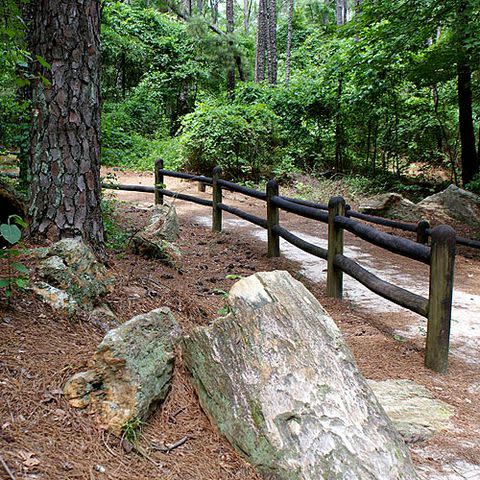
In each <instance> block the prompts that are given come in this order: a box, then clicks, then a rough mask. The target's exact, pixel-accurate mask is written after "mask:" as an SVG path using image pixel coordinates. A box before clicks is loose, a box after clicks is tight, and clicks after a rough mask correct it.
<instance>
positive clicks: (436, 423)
mask: <svg viewBox="0 0 480 480" xmlns="http://www.w3.org/2000/svg"><path fill="white" fill-rule="evenodd" d="M368 383H369V385H370V387H371V388H372V390H373V392H374V393H375V395H376V397H377V398H378V401H379V402H380V404H381V405H382V407H383V408H384V410H385V412H386V413H387V415H388V416H389V418H390V420H392V422H393V424H394V425H395V427H396V428H397V430H398V431H399V432H400V434H401V435H402V437H403V438H404V440H405V441H406V442H408V443H414V442H423V441H425V440H428V439H429V438H431V437H432V436H433V435H435V434H436V433H438V432H440V431H441V430H445V429H448V428H449V427H451V424H450V421H449V420H450V417H451V416H452V415H453V414H454V413H455V409H454V407H452V406H451V405H449V404H448V403H445V402H442V401H441V400H437V399H435V398H434V396H433V395H432V394H431V392H430V391H429V390H428V389H427V388H425V387H424V386H423V385H418V384H417V383H415V382H412V381H411V380H384V381H374V380H368Z"/></svg>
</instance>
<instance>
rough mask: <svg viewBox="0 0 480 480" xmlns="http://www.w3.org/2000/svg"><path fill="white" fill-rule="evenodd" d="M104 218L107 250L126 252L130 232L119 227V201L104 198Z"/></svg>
mask: <svg viewBox="0 0 480 480" xmlns="http://www.w3.org/2000/svg"><path fill="white" fill-rule="evenodd" d="M102 218H103V227H104V229H105V238H106V246H107V248H109V249H111V250H113V251H114V252H121V251H123V250H125V249H126V247H127V243H128V240H129V235H128V232H126V231H125V230H124V229H122V228H121V227H120V226H119V219H118V212H117V200H115V199H112V198H105V197H104V198H102Z"/></svg>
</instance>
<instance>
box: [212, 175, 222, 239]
mask: <svg viewBox="0 0 480 480" xmlns="http://www.w3.org/2000/svg"><path fill="white" fill-rule="evenodd" d="M221 175H222V168H221V167H215V168H214V169H213V174H212V180H213V181H212V187H213V194H212V200H213V212H212V230H213V231H214V232H221V231H222V210H221V209H220V208H218V204H219V203H222V187H221V186H220V185H218V183H217V181H218V180H219V179H220V176H221Z"/></svg>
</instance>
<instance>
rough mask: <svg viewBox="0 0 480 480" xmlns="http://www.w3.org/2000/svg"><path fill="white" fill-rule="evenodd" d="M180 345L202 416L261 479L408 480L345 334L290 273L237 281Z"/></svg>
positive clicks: (396, 441)
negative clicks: (218, 310)
mask: <svg viewBox="0 0 480 480" xmlns="http://www.w3.org/2000/svg"><path fill="white" fill-rule="evenodd" d="M228 305H229V308H230V313H229V314H228V315H227V316H226V317H223V318H220V319H217V320H216V321H215V322H214V323H213V325H211V326H209V327H199V328H196V329H195V330H194V331H193V332H192V334H191V335H190V336H189V337H186V338H185V339H184V342H183V356H184V362H185V365H186V367H187V369H188V370H189V371H190V372H191V375H192V378H193V383H194V386H195V388H196V390H197V393H198V396H199V399H200V403H201V405H202V408H203V409H204V411H205V412H206V413H207V415H208V416H209V418H210V419H211V420H212V422H213V423H214V424H216V425H217V427H218V429H219V430H220V431H221V432H222V433H223V434H224V435H225V436H226V437H227V439H228V440H229V441H230V443H231V444H232V445H233V446H234V447H235V448H236V450H237V451H238V452H240V453H241V454H242V455H243V456H244V457H245V458H246V459H247V460H248V461H249V462H250V463H252V464H253V465H254V466H256V467H257V469H258V470H259V472H261V474H263V475H264V477H265V478H269V479H276V480H319V479H328V480H340V479H341V480H373V479H375V480H393V479H395V480H414V479H417V478H418V477H417V475H416V473H415V471H414V469H413V467H412V463H411V460H410V457H409V454H408V450H407V448H406V446H405V444H404V442H403V441H402V439H401V438H400V436H399V434H398V433H397V431H396V430H395V429H394V427H393V425H392V423H391V422H390V420H389V419H388V417H387V416H386V414H385V412H384V411H383V409H382V407H381V406H380V405H379V403H378V401H377V399H376V398H375V395H374V394H373V392H372V390H371V389H370V387H369V386H368V384H367V382H366V381H365V379H364V378H363V376H362V375H361V373H360V372H359V370H358V368H357V366H356V364H355V360H354V359H353V356H352V354H351V352H350V350H349V349H348V347H347V345H346V343H345V341H344V339H343V338H342V335H341V333H340V331H339V329H338V328H337V326H336V325H335V323H334V322H333V320H332V319H331V318H330V316H329V315H328V314H327V313H326V312H325V310H324V309H323V308H322V306H321V305H320V304H319V303H318V301H317V300H316V299H315V298H314V297H313V295H312V294H311V293H310V292H309V291H308V290H307V289H306V288H305V287H304V286H303V285H302V284H301V283H299V282H298V281H296V280H294V279H293V278H292V277H291V275H290V274H289V273H287V272H281V271H277V272H268V273H257V274H255V275H252V276H250V277H248V278H244V279H242V280H240V281H239V282H237V283H236V284H235V285H234V286H233V287H232V289H231V291H230V294H229V296H228Z"/></svg>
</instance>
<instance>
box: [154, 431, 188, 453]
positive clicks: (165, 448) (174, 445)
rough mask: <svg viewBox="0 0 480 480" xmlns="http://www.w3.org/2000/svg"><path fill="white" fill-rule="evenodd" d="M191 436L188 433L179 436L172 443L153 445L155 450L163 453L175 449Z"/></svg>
mask: <svg viewBox="0 0 480 480" xmlns="http://www.w3.org/2000/svg"><path fill="white" fill-rule="evenodd" d="M192 438H193V437H190V436H189V435H186V436H185V437H183V438H181V439H180V440H177V441H176V442H175V443H172V444H171V445H168V444H165V445H158V444H156V445H154V447H153V448H154V449H155V450H159V451H160V452H163V453H170V452H171V451H172V450H175V449H176V448H178V447H180V446H182V445H183V444H184V443H186V442H187V441H188V440H190V439H192Z"/></svg>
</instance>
